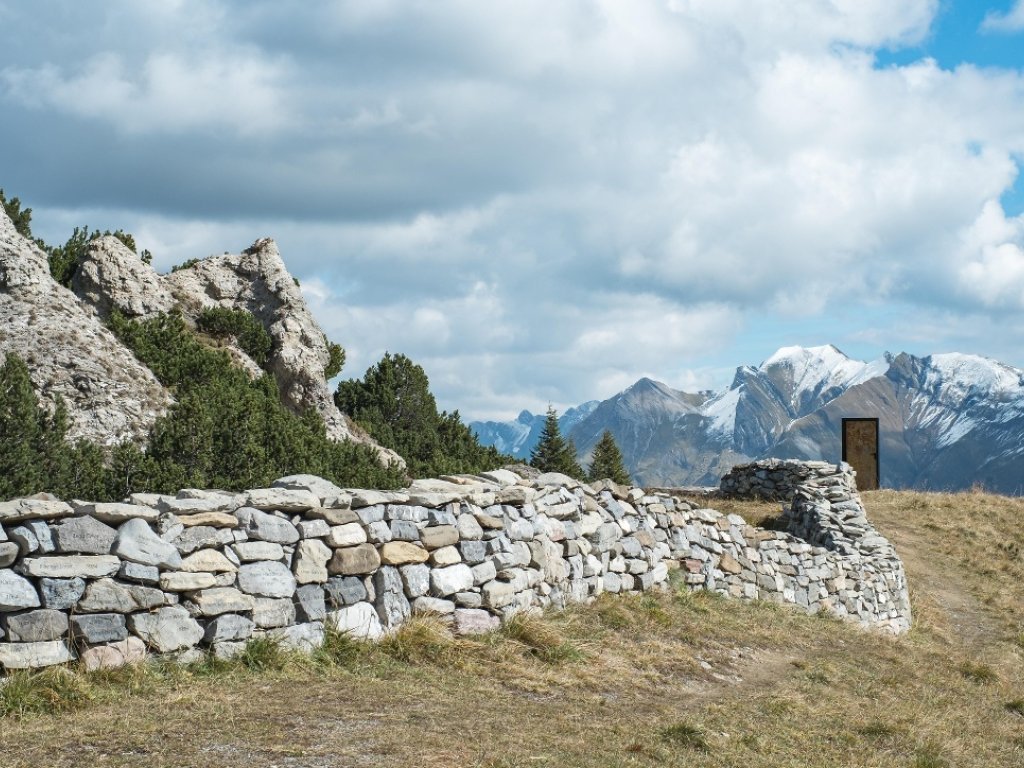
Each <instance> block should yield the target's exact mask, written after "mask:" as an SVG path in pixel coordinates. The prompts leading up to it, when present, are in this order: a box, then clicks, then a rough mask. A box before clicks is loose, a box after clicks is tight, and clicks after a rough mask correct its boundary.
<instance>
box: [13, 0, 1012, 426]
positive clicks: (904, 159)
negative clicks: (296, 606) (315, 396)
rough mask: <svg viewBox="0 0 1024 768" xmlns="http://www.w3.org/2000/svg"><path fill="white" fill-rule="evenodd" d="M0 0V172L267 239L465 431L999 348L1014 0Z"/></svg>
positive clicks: (142, 213) (92, 200) (49, 209)
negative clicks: (840, 360) (815, 367)
mask: <svg viewBox="0 0 1024 768" xmlns="http://www.w3.org/2000/svg"><path fill="white" fill-rule="evenodd" d="M779 9H780V4H779V3H778V2H777V0H630V2H628V3H624V2H621V1H620V0H564V2H559V3H551V2H550V1H549V0H515V1H513V0H494V2H488V3H479V2H477V1H476V0H331V1H330V2H322V3H314V4H309V3H300V2H283V1H282V0H276V1H275V2H263V1H262V0H253V1H252V2H241V0H236V1H232V0H202V1H200V0H169V1H164V2H155V1H154V2H137V1H135V0H106V1H104V2H100V1H99V0H78V1H77V2H73V1H72V0H41V1H40V2H33V3H31V4H29V3H23V2H15V0H0V114H3V120H0V147H2V149H0V187H3V188H4V189H5V190H7V192H8V193H10V194H16V195H19V196H20V197H21V198H22V199H23V200H24V201H25V202H26V203H27V204H28V205H31V206H32V207H33V209H34V224H35V229H36V232H37V234H39V235H41V236H43V237H44V238H45V239H47V240H49V241H54V242H59V241H63V240H64V239H65V238H66V237H67V236H68V235H69V234H70V231H71V230H72V228H73V227H74V226H76V225H81V224H83V223H88V224H89V225H90V226H92V227H98V228H111V229H113V228H118V227H121V228H124V229H127V230H129V231H132V232H133V233H134V234H135V235H136V238H137V240H138V241H139V243H140V245H141V246H142V247H145V248H148V249H150V250H151V251H152V252H153V253H154V254H155V264H156V266H157V267H158V268H160V269H165V270H166V269H169V268H170V267H171V265H173V264H175V263H180V262H182V261H184V260H186V259H189V258H194V257H202V256H206V255H209V254H214V253H222V252H224V251H231V252H238V251H239V250H241V249H243V248H245V247H246V246H248V245H249V244H250V243H252V242H253V241H255V240H256V239H258V238H260V237H263V236H272V237H274V238H275V239H277V241H278V243H279V245H280V248H281V251H282V254H283V256H284V258H285V261H286V263H287V264H288V266H289V268H290V269H291V270H292V271H293V272H294V273H295V274H296V275H297V276H298V277H299V278H300V279H301V281H302V285H303V289H304V291H305V293H306V296H307V299H308V301H309V302H310V303H311V305H312V307H313V309H314V312H315V313H316V315H317V317H318V319H319V320H320V321H321V323H322V325H323V326H324V328H325V330H326V331H327V332H328V334H329V335H330V336H331V338H332V339H334V340H336V341H338V342H340V343H342V344H343V345H344V346H345V347H346V349H347V350H348V360H349V362H348V365H347V368H346V372H345V373H346V374H347V375H361V373H362V372H363V371H364V370H365V368H366V367H367V366H369V365H370V364H372V363H373V362H375V361H376V360H378V359H379V358H380V356H381V355H382V354H383V353H384V352H385V351H386V350H390V351H393V352H404V353H406V354H408V355H409V356H410V357H412V358H413V359H414V360H415V361H417V362H419V363H420V364H422V365H423V366H424V367H425V368H426V370H427V372H428V374H429V376H430V379H431V383H432V385H433V388H434V390H435V392H436V394H437V395H438V399H439V400H440V402H441V404H442V405H443V406H444V407H446V408H458V409H460V411H461V412H462V413H463V414H465V415H467V416H469V417H474V418H501V417H512V416H514V415H515V414H516V413H518V411H519V410H520V409H522V408H530V409H531V410H534V411H539V410H542V409H543V408H544V407H545V406H546V405H547V403H548V402H551V403H553V404H555V405H556V406H557V407H559V408H565V407H567V406H570V405H574V404H576V403H579V402H582V401H585V400H589V399H593V398H604V397H609V396H611V395H612V394H614V393H615V392H617V391H619V390H621V389H623V388H625V387H626V386H628V385H629V384H631V383H632V382H634V381H635V380H636V379H638V378H639V377H641V376H650V377H652V378H655V379H659V380H661V381H664V382H666V383H668V384H670V385H671V386H675V387H679V388H685V389H691V390H695V389H704V388H718V387H722V386H724V385H726V384H728V382H729V381H730V380H731V378H732V372H733V370H734V368H735V367H736V366H737V365H740V364H756V363H758V362H760V361H761V360H763V359H765V358H767V357H768V356H769V355H770V354H771V353H772V352H773V351H774V350H775V349H777V348H778V347H781V346H788V345H792V344H803V345H817V344H824V343H833V344H835V345H837V346H838V347H840V348H841V349H843V350H844V351H846V352H847V353H848V354H851V355H853V356H856V357H859V358H861V359H870V358H875V357H878V356H879V355H881V354H882V353H883V352H885V351H892V352H898V351H908V352H912V353H915V354H922V355H923V354H928V353H932V352H948V351H960V352H972V353H977V354H983V355H988V356H990V357H994V358H996V359H1000V360H1003V361H1004V362H1008V363H1011V364H1015V365H1018V366H1021V365H1024V353H1022V352H1021V351H1020V349H1021V348H1020V342H1019V340H1020V339H1021V338H1022V337H1024V314H1022V310H1024V217H1022V213H1024V182H1022V181H1021V180H1020V178H1019V176H1020V173H1019V169H1020V164H1021V162H1022V160H1024V72H1022V69H1024V3H1022V2H1020V1H1019V0H1018V1H1017V2H1013V3H1011V2H1007V1H1006V0H993V1H992V2H990V3H987V2H983V1H982V2H950V0H898V1H897V0H790V1H789V2H787V3H786V4H785V9H786V12H785V13H784V14H783V13H780V10H779Z"/></svg>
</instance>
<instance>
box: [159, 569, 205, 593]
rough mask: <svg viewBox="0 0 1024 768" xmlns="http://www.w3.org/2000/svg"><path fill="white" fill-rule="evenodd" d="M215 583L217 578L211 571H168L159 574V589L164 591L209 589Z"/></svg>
mask: <svg viewBox="0 0 1024 768" xmlns="http://www.w3.org/2000/svg"><path fill="white" fill-rule="evenodd" d="M216 584H217V579H216V577H214V575H213V574H212V573H186V572H185V571H170V572H168V573H161V574H160V589H162V590H163V591H164V592H195V591H196V590H200V589H209V588H210V587H213V586H215V585H216Z"/></svg>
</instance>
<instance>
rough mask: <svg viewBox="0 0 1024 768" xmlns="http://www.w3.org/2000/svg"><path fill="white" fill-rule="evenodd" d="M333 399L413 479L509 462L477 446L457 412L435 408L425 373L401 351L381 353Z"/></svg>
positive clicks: (489, 467) (494, 451)
mask: <svg viewBox="0 0 1024 768" xmlns="http://www.w3.org/2000/svg"><path fill="white" fill-rule="evenodd" d="M334 402H335V403H336V404H337V406H338V408H340V409H341V410H342V411H343V412H344V413H347V414H349V415H350V416H351V417H352V418H353V419H355V420H356V422H357V423H358V424H359V425H360V426H361V427H363V429H365V430H366V431H367V432H369V433H370V435H371V436H372V437H373V439H374V440H376V441H377V442H378V443H380V444H381V445H384V446H386V447H388V448H391V449H392V450H394V451H396V452H397V453H398V455H400V456H401V457H402V458H404V459H405V461H406V463H407V465H408V471H409V474H411V475H412V476H413V477H437V476H438V475H452V474H459V473H473V472H482V471H484V470H488V469H495V468H496V467H500V466H501V465H502V464H507V463H510V462H511V461H513V459H512V457H510V456H503V455H502V454H500V453H499V452H498V451H497V450H496V449H495V448H493V447H491V446H484V445H480V441H479V439H478V438H477V436H476V435H475V434H474V433H473V431H472V430H471V429H470V428H469V427H467V426H466V425H465V424H463V423H462V418H461V417H460V416H459V412H458V411H452V412H451V413H449V412H447V411H438V410H437V401H436V400H435V399H434V396H433V395H432V394H431V392H430V381H429V380H428V378H427V374H426V371H424V370H423V368H422V367H421V366H419V365H417V364H416V363H414V362H413V361H412V360H410V359H409V358H408V357H406V356H405V355H402V354H396V355H392V354H390V353H385V355H384V357H383V358H382V359H381V361H380V362H379V363H377V364H376V365H373V366H370V368H369V369H367V371H366V375H365V376H364V377H363V378H362V380H359V379H353V380H351V381H343V382H341V383H340V384H339V385H338V390H337V392H336V393H335V395H334Z"/></svg>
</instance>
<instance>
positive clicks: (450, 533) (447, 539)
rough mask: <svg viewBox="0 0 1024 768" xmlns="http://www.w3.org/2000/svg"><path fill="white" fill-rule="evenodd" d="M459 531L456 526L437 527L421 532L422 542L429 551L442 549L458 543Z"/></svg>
mask: <svg viewBox="0 0 1024 768" xmlns="http://www.w3.org/2000/svg"><path fill="white" fill-rule="evenodd" d="M458 540H459V531H458V529H457V528H456V527H455V526H454V525H435V526H430V527H427V528H424V529H423V530H421V531H420V541H421V542H423V546H424V547H426V548H427V549H440V548H441V547H447V546H450V545H452V544H455V543H457V542H458Z"/></svg>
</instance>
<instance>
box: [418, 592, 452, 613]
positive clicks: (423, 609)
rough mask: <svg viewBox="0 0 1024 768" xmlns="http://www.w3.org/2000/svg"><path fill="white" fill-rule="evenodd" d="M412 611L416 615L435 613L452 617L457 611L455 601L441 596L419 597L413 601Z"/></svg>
mask: <svg viewBox="0 0 1024 768" xmlns="http://www.w3.org/2000/svg"><path fill="white" fill-rule="evenodd" d="M412 612H413V613H414V614H416V615H423V614H434V615H436V616H449V617H450V616H451V615H452V614H453V613H455V603H453V602H452V601H451V600H442V599H441V598H439V597H417V598H416V599H415V600H413V601H412Z"/></svg>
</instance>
